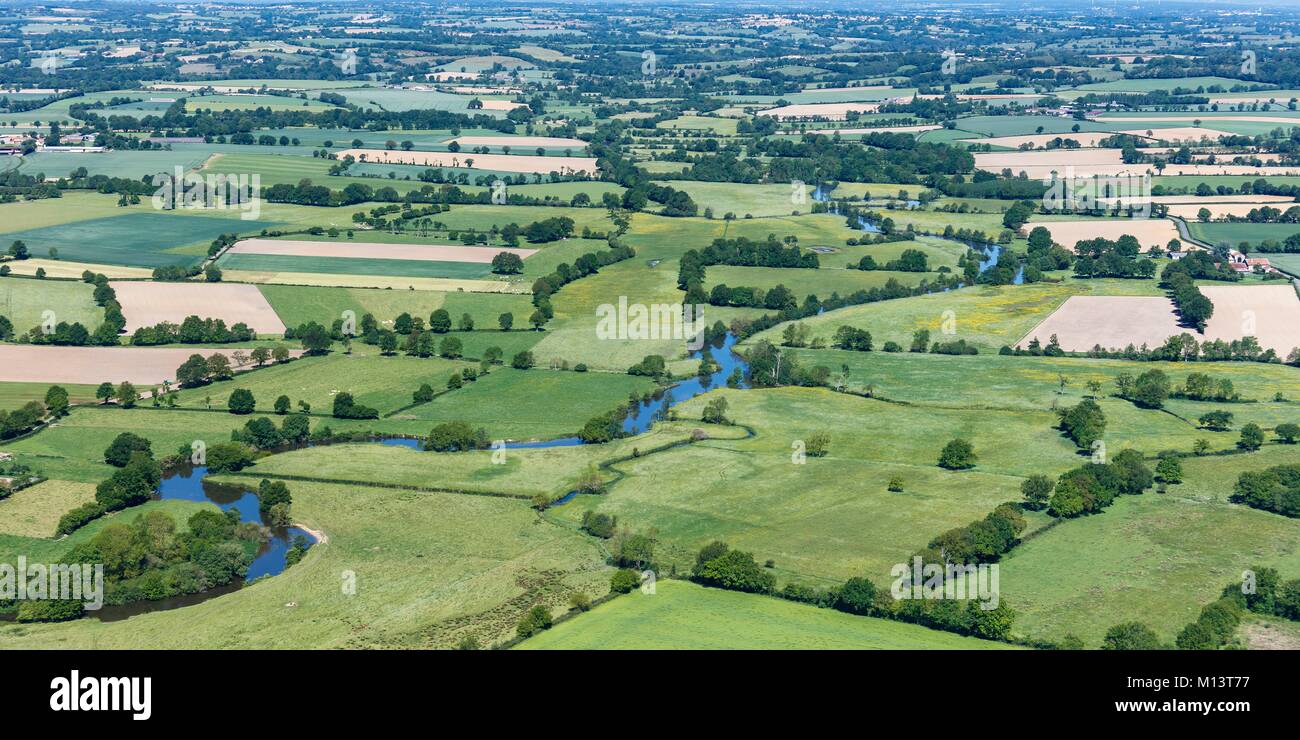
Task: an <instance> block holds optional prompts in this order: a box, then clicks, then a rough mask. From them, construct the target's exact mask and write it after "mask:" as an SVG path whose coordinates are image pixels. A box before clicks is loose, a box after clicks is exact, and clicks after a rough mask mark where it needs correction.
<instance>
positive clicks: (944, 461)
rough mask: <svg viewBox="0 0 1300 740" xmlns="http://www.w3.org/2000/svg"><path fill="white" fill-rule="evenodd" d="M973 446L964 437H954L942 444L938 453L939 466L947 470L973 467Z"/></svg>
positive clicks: (974, 458) (974, 457)
mask: <svg viewBox="0 0 1300 740" xmlns="http://www.w3.org/2000/svg"><path fill="white" fill-rule="evenodd" d="M975 460H976V456H975V448H974V446H972V445H971V443H970V442H967V441H966V440H964V439H960V438H958V439H954V440H952V441H951V442H949V443H948V444H946V445H944V447H943V451H942V452H940V453H939V467H941V468H946V469H948V470H969V469H971V468H973V467H975Z"/></svg>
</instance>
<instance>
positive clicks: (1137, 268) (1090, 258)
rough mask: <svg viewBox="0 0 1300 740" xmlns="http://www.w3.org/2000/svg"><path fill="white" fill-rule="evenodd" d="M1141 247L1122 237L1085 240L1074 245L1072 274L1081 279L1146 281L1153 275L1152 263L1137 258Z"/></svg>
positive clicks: (1127, 237) (1125, 236)
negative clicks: (1074, 255)
mask: <svg viewBox="0 0 1300 740" xmlns="http://www.w3.org/2000/svg"><path fill="white" fill-rule="evenodd" d="M1141 250H1142V244H1141V243H1140V242H1139V241H1138V240H1137V239H1136V238H1135V237H1133V236H1130V235H1128V234H1125V235H1123V236H1121V237H1120V238H1119V239H1116V240H1115V241H1111V240H1110V239H1104V238H1100V237H1098V238H1096V239H1085V240H1082V241H1079V242H1077V243H1076V244H1075V245H1074V251H1075V254H1076V257H1075V260H1074V274H1075V276H1076V277H1081V278H1149V277H1154V276H1155V274H1156V263H1155V261H1154V260H1152V259H1149V258H1147V257H1139V256H1138V253H1139V252H1141Z"/></svg>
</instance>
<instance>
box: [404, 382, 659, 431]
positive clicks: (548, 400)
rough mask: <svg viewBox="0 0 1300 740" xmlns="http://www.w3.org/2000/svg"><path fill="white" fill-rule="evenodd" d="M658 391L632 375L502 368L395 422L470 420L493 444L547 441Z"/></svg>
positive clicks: (431, 423)
mask: <svg viewBox="0 0 1300 740" xmlns="http://www.w3.org/2000/svg"><path fill="white" fill-rule="evenodd" d="M444 382H445V379H444ZM654 387H655V385H654V383H653V382H651V381H650V380H649V379H648V378H642V377H637V376H634V375H620V374H614V373H585V374H584V373H575V372H553V371H549V370H536V369H534V370H514V369H511V368H508V367H503V368H497V369H495V370H493V371H492V372H491V374H489V375H488V376H487V377H481V378H479V379H478V380H477V381H476V382H473V383H470V384H468V385H466V386H465V387H464V388H462V389H460V390H458V391H455V392H453V393H448V394H447V395H445V396H439V397H438V398H435V399H434V400H433V401H431V402H429V403H426V404H422V405H420V406H417V407H415V408H413V409H411V410H410V411H407V412H404V413H403V414H401V415H400V416H398V417H395V418H397V419H403V420H404V419H407V418H412V419H419V420H421V421H423V422H425V426H428V427H432V426H433V424H437V423H440V422H446V421H467V422H469V423H471V424H473V425H474V426H481V427H483V428H484V429H486V430H487V431H488V434H489V435H491V436H492V437H493V438H494V439H497V438H506V439H530V438H541V439H545V438H548V437H559V436H566V435H572V434H574V433H576V432H578V431H579V430H580V429H582V425H583V424H585V423H586V422H587V420H588V419H590V418H592V417H593V416H597V415H599V414H603V413H605V412H606V411H609V410H610V409H612V408H614V407H615V406H617V405H619V404H621V403H626V402H627V398H628V395H629V394H631V393H637V394H644V393H646V392H647V391H650V390H652V389H653V388H654Z"/></svg>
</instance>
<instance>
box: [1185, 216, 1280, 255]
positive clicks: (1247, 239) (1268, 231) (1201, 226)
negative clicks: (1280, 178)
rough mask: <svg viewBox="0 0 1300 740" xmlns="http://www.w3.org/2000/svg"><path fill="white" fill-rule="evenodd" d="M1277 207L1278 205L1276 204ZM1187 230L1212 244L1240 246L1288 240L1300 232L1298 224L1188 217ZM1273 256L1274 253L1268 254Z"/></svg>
mask: <svg viewBox="0 0 1300 740" xmlns="http://www.w3.org/2000/svg"><path fill="white" fill-rule="evenodd" d="M1275 207H1276V206H1275ZM1187 230H1188V231H1190V232H1191V234H1192V236H1194V237H1196V238H1197V239H1200V240H1201V241H1204V242H1208V243H1210V244H1229V245H1231V246H1232V247H1234V248H1235V247H1239V246H1241V245H1242V244H1246V245H1249V246H1257V245H1258V244H1259V243H1260V242H1263V241H1269V240H1271V241H1276V242H1282V241H1286V238H1287V237H1289V236H1292V235H1294V234H1297V233H1300V226H1297V225H1296V224H1252V223H1223V222H1218V223H1200V222H1197V221H1193V220H1191V219H1188V221H1187ZM1267 256H1268V257H1269V258H1272V257H1273V255H1271V254H1270V255H1267Z"/></svg>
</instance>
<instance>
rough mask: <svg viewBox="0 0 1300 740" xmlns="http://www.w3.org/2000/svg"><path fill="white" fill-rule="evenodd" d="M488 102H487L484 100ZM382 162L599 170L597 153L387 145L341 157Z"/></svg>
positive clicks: (348, 152)
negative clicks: (488, 151)
mask: <svg viewBox="0 0 1300 740" xmlns="http://www.w3.org/2000/svg"><path fill="white" fill-rule="evenodd" d="M485 105H486V103H485ZM348 156H351V157H352V158H353V159H355V160H357V161H359V162H360V161H366V162H376V163H380V164H410V165H416V166H418V167H469V166H470V163H471V162H472V163H473V164H474V165H475V168H476V169H481V170H495V171H498V172H522V173H525V174H531V173H534V172H542V173H545V172H561V173H569V174H579V173H586V174H588V175H595V174H596V160H595V158H594V157H538V156H536V155H522V154H469V153H465V152H399V151H388V150H385V149H344V150H343V151H341V152H338V158H339V159H343V158H344V157H348Z"/></svg>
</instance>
